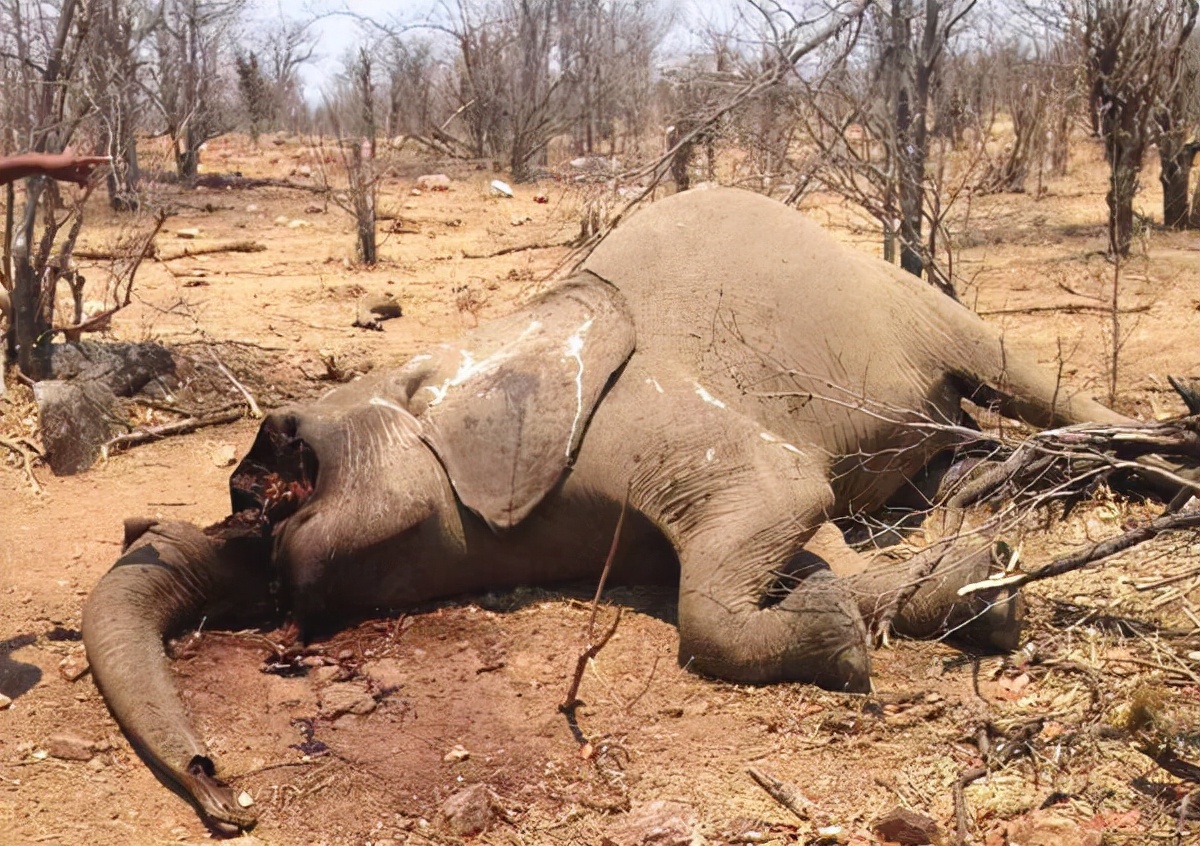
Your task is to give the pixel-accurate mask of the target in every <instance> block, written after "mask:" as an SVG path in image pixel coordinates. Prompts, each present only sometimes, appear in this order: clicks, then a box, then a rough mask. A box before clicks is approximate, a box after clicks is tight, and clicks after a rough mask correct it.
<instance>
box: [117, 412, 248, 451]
mask: <svg viewBox="0 0 1200 846" xmlns="http://www.w3.org/2000/svg"><path fill="white" fill-rule="evenodd" d="M242 417H243V414H242V412H241V411H240V410H239V411H227V412H224V413H223V414H213V415H210V416H208V417H189V418H187V419H186V420H177V421H176V422H174V423H165V424H163V425H162V426H151V427H150V428H148V429H137V430H135V431H133V432H127V433H125V434H124V435H117V436H116V437H115V438H113V439H112V440H110V441H109V442H108V443H106V444H105V445H104V446H103V447H101V448H100V453H101V455H103V456H104V457H106V458H107V457H108V454H109V452H110V451H111V450H114V449H119V448H123V447H131V446H135V445H137V444H144V443H145V442H146V441H157V440H161V439H162V438H166V437H169V436H171V435H185V434H187V433H188V432H194V431H196V430H197V429H203V428H204V427H206V426H220V425H221V424H223V423H232V422H234V421H235V420H241V419H242Z"/></svg>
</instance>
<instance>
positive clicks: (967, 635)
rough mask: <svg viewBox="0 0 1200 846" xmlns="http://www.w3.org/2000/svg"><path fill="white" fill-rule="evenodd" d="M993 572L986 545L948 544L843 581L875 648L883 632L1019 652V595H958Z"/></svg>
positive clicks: (882, 563)
mask: <svg viewBox="0 0 1200 846" xmlns="http://www.w3.org/2000/svg"><path fill="white" fill-rule="evenodd" d="M994 569H995V559H994V557H993V554H992V546H991V545H990V544H989V545H984V546H979V547H976V548H974V549H970V550H964V549H963V545H961V544H948V545H944V546H940V547H936V548H930V549H926V550H924V551H922V552H921V553H919V554H918V555H917V556H915V557H914V558H912V559H911V560H910V561H909V562H907V563H906V564H897V563H896V562H894V561H888V560H884V559H877V560H876V561H873V562H872V563H871V564H870V565H869V566H868V567H867V569H866V570H865V571H863V572H862V573H860V574H857V575H855V576H852V577H851V578H850V579H849V581H851V583H852V584H853V586H854V590H855V593H856V594H857V595H858V596H859V597H860V609H861V610H862V612H863V616H864V618H865V619H867V620H868V621H869V622H870V624H871V628H872V631H873V632H875V634H876V642H877V643H879V642H882V643H883V644H885V645H886V643H887V636H888V634H889V632H895V633H896V634H898V635H901V636H904V637H913V638H930V637H946V638H948V639H951V640H958V641H963V642H965V643H967V644H970V645H971V646H974V647H976V648H983V649H986V650H988V651H997V652H1011V651H1013V650H1015V649H1017V648H1018V647H1019V646H1020V640H1021V632H1022V630H1023V628H1024V623H1025V610H1026V607H1025V599H1024V597H1023V596H1021V594H1020V592H1019V591H1017V590H1013V589H1007V588H997V589H995V590H990V591H989V590H981V591H978V592H975V593H972V594H970V595H968V596H965V597H964V596H960V595H959V593H958V591H959V589H960V588H962V587H964V586H966V585H969V584H975V583H977V582H983V581H986V580H987V578H988V577H989V576H990V575H991V574H992V571H993V570H994ZM914 585H916V587H915V590H914V589H913V586H914Z"/></svg>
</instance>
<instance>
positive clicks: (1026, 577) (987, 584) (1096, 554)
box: [958, 511, 1200, 596]
mask: <svg viewBox="0 0 1200 846" xmlns="http://www.w3.org/2000/svg"><path fill="white" fill-rule="evenodd" d="M1195 528H1200V511H1189V512H1182V513H1180V512H1177V513H1175V514H1166V515H1163V516H1162V517H1157V518H1155V519H1154V520H1151V521H1150V522H1149V523H1146V524H1145V525H1142V526H1138V527H1136V528H1133V529H1130V530H1129V531H1127V532H1123V533H1122V534H1119V535H1117V536H1116V537H1112V538H1109V539H1108V540H1103V541H1100V542H1099V543H1094V544H1092V545H1091V546H1086V547H1084V548H1083V549H1080V550H1076V551H1075V552H1072V553H1071V554H1069V555H1064V556H1062V557H1061V558H1056V559H1055V560H1054V561H1051V562H1050V563H1049V564H1046V565H1044V566H1042V567H1038V568H1037V569H1035V570H1030V571H1029V572H1027V573H1017V574H1015V575H1012V576H1004V577H1001V578H998V579H985V580H984V581H982V582H974V583H973V584H969V585H964V586H963V587H961V588H959V589H958V595H959V596H967V595H969V594H972V593H976V592H978V591H981V590H994V589H996V588H1019V587H1022V586H1024V585H1027V584H1029V583H1031V582H1039V581H1041V580H1042V579H1050V578H1053V577H1054V576H1061V575H1062V574H1063V573H1070V572H1071V571H1073V570H1079V569H1081V568H1083V567H1086V566H1087V565H1088V564H1091V563H1094V562H1096V561H1100V560H1102V559H1104V558H1108V557H1109V556H1110V555H1115V554H1117V553H1118V552H1123V551H1124V550H1126V549H1129V548H1130V547H1133V546H1137V545H1138V544H1140V543H1144V542H1145V541H1148V540H1150V539H1151V538H1153V537H1157V536H1158V535H1160V534H1162V533H1163V532H1167V531H1172V530H1176V529H1195Z"/></svg>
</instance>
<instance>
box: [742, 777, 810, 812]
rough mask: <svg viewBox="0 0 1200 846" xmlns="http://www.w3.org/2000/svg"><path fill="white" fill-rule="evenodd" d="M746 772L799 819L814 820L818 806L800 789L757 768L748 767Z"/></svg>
mask: <svg viewBox="0 0 1200 846" xmlns="http://www.w3.org/2000/svg"><path fill="white" fill-rule="evenodd" d="M746 772H747V773H748V774H749V776H750V778H752V779H754V782H755V784H757V785H758V786H759V787H761V788H762V789H763V790H765V791H767V795H768V796H770V797H771V798H772V799H774V800H775V801H776V802H778V803H779V804H780V805H782V806H783V807H785V808H787V809H788V810H789V811H791V812H792V813H793V814H795V815H796V816H797V817H798V818H800V819H802V820H804V821H806V822H807V821H809V820H811V819H812V818H813V812H814V811H816V810H817V808H816V805H814V804H813V802H812V800H811V799H809V798H808V797H807V796H805V795H804V794H803V793H801V792H800V790H799V788H797V787H796V786H795V785H794V784H788V783H787V782H786V781H780V780H779V779H777V778H775V776H773V775H769V774H768V773H764V772H763V771H762V770H760V769H758V768H757V767H747V768H746Z"/></svg>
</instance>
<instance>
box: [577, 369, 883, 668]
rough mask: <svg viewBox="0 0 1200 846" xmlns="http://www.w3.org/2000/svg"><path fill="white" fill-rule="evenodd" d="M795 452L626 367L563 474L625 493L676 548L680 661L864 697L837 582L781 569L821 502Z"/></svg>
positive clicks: (817, 474)
mask: <svg viewBox="0 0 1200 846" xmlns="http://www.w3.org/2000/svg"><path fill="white" fill-rule="evenodd" d="M631 377H632V378H631ZM631 447H632V449H631ZM806 450H807V448H804V447H798V446H796V445H793V444H790V443H786V442H785V441H784V440H783V439H782V438H779V437H777V436H775V435H773V434H771V433H769V432H764V431H763V427H762V426H761V425H760V424H758V423H757V422H755V421H754V420H752V419H750V418H748V417H746V416H744V415H741V414H738V413H737V412H735V411H733V410H732V409H730V408H729V407H727V406H726V404H725V403H724V402H722V401H721V399H720V398H719V397H715V396H712V395H711V394H709V392H708V391H706V390H705V388H704V387H703V386H702V385H700V384H698V383H697V382H696V381H694V380H691V379H688V378H686V377H682V378H672V379H668V378H667V377H665V376H664V375H663V374H662V373H661V372H658V373H656V374H655V375H654V376H653V377H648V376H646V375H644V374H643V373H638V371H637V369H635V368H634V367H630V368H629V369H627V372H626V373H625V376H624V378H623V379H622V380H621V382H620V383H619V384H618V385H617V386H615V387H614V389H613V390H612V391H611V392H610V394H609V396H608V397H607V398H606V399H605V401H604V403H603V404H602V406H601V407H600V409H599V410H598V411H597V413H596V416H595V417H594V419H593V420H592V423H591V425H590V427H589V430H588V434H587V437H586V439H585V441H584V449H583V450H582V451H581V453H580V455H579V458H578V460H577V462H576V467H575V477H576V480H589V481H591V482H595V483H597V484H600V485H605V484H607V485H608V487H609V492H608V495H609V496H610V497H612V498H619V497H620V496H621V495H622V494H623V492H624V490H625V489H626V485H628V490H629V497H630V504H631V505H632V506H633V507H635V508H637V509H638V510H639V511H640V512H641V513H642V514H644V515H645V516H646V517H647V518H649V519H650V521H651V522H653V523H654V524H655V525H656V526H657V527H658V528H659V529H660V530H661V531H662V532H663V533H664V534H665V535H666V536H667V538H668V539H669V540H670V541H671V543H672V544H673V545H674V547H675V550H676V553H677V555H678V557H679V564H680V590H679V644H680V645H679V650H680V661H681V663H683V664H684V665H685V666H687V667H689V668H690V669H693V670H696V671H698V672H701V673H705V674H707V675H712V676H717V677H720V678H725V679H729V680H731V681H738V682H750V683H757V682H772V681H784V680H791V681H804V682H811V683H815V684H818V685H821V686H822V687H826V688H830V689H835V690H850V691H860V692H861V691H867V690H869V688H870V656H869V653H868V648H867V636H866V627H865V626H864V624H863V621H862V618H861V616H860V614H859V610H858V606H857V603H856V602H855V600H854V597H853V595H852V593H851V591H850V590H849V587H848V586H847V585H846V584H845V583H843V582H842V581H841V580H839V579H838V578H836V577H835V576H834V575H833V574H832V573H831V572H830V571H829V568H828V567H827V566H825V565H823V564H822V565H820V566H814V567H807V568H797V567H795V566H792V565H793V561H794V558H795V556H796V553H798V552H800V550H801V549H802V548H803V546H804V543H805V542H806V541H807V540H808V538H809V537H810V536H811V535H812V533H813V532H814V531H816V529H817V527H818V526H820V525H821V524H822V523H824V522H825V520H826V517H827V511H828V509H829V508H830V507H831V505H832V503H833V494H832V491H831V490H830V487H829V484H828V482H827V480H826V477H825V473H824V469H823V465H822V464H821V462H820V460H819V456H818V455H817V454H816V453H815V451H813V454H812V455H810V454H808V452H807V451H806ZM614 478H615V479H618V480H620V481H618V482H617V484H612V480H613V479H614ZM581 483H582V482H581Z"/></svg>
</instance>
